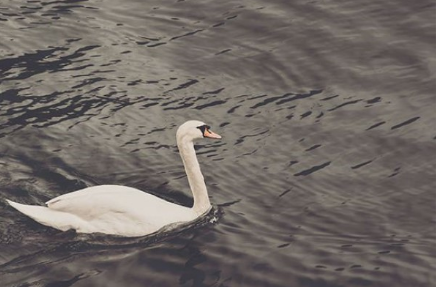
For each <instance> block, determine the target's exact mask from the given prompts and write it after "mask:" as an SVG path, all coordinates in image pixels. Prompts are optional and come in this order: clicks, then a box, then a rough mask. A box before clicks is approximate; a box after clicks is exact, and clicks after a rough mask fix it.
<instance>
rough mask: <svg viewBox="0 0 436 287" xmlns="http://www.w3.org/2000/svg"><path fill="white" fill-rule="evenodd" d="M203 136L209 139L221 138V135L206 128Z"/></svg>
mask: <svg viewBox="0 0 436 287" xmlns="http://www.w3.org/2000/svg"><path fill="white" fill-rule="evenodd" d="M204 137H205V138H210V139H220V138H221V136H220V135H219V134H216V133H214V132H213V131H211V130H208V129H207V130H205V131H204Z"/></svg>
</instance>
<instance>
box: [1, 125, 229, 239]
mask: <svg viewBox="0 0 436 287" xmlns="http://www.w3.org/2000/svg"><path fill="white" fill-rule="evenodd" d="M203 137H205V138H213V139H220V138H221V136H220V135H218V134H216V133H214V132H212V131H211V130H210V127H209V126H208V125H206V124H205V123H203V122H200V121H187V122H185V123H184V124H182V125H181V126H180V127H179V128H178V130H177V134H176V138H177V146H178V148H179V152H180V155H181V157H182V160H183V165H184V166H185V171H186V174H187V177H188V182H189V186H190V187H191V190H192V194H193V197H194V205H193V206H192V208H188V207H184V206H181V205H177V204H174V203H171V202H168V201H165V200H163V199H160V198H158V197H156V196H154V195H151V194H148V193H145V192H143V191H140V190H138V189H135V188H131V187H126V186H120V185H100V186H93V187H87V188H84V189H81V190H78V191H75V192H72V193H68V194H64V195H61V196H58V197H56V198H54V199H52V200H49V201H48V202H46V204H47V207H45V206H34V205H25V204H20V203H16V202H13V201H10V200H7V202H8V203H9V204H10V205H11V206H12V207H14V208H15V209H17V210H18V211H20V212H22V213H24V214H25V215H27V216H29V217H31V218H32V219H34V220H35V221H37V222H39V223H41V224H43V225H47V226H51V227H54V228H56V229H59V230H63V231H65V230H68V229H75V230H76V231H77V232H80V233H94V232H100V233H105V234H114V235H119V236H126V237H135V236H143V235H147V234H151V233H153V232H156V231H158V230H159V229H161V228H162V227H165V226H167V225H169V224H174V223H182V222H189V221H192V220H195V219H196V218H198V217H200V216H201V215H203V214H205V213H206V212H208V211H209V210H210V209H211V205H210V202H209V197H208V194H207V189H206V184H205V183H204V178H203V175H202V173H201V170H200V165H199V164H198V161H197V156H196V154H195V150H194V140H195V139H199V138H203Z"/></svg>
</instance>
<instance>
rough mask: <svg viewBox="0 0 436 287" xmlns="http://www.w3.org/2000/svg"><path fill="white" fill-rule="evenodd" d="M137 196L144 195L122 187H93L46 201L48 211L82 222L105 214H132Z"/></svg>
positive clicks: (135, 190) (136, 203)
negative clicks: (75, 217) (58, 212)
mask: <svg viewBox="0 0 436 287" xmlns="http://www.w3.org/2000/svg"><path fill="white" fill-rule="evenodd" d="M138 195H142V196H141V199H142V197H143V196H144V195H146V193H143V192H141V191H139V190H137V189H133V188H129V187H122V186H95V187H88V188H85V189H82V190H78V191H75V192H72V193H67V194H64V195H61V196H58V197H56V198H54V199H52V200H49V201H47V203H46V204H47V206H48V207H49V208H50V209H53V210H57V211H62V212H66V213H71V214H74V215H77V216H79V217H80V218H82V219H84V220H89V221H90V220H93V219H95V218H99V217H102V216H105V214H107V213H116V214H122V213H129V214H132V212H134V210H135V209H136V208H135V207H136V206H137V205H138V204H139V202H137V201H138V200H136V199H137V197H138Z"/></svg>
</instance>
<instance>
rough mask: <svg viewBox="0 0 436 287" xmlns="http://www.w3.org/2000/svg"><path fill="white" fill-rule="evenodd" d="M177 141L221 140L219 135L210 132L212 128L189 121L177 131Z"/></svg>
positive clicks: (198, 122) (201, 123)
mask: <svg viewBox="0 0 436 287" xmlns="http://www.w3.org/2000/svg"><path fill="white" fill-rule="evenodd" d="M176 137H177V140H178V141H181V140H188V141H194V140H195V139H201V138H210V139H220V138H221V136H220V135H219V134H216V133H214V132H213V131H211V130H210V126H208V125H207V124H205V123H203V122H201V121H187V122H185V123H184V124H182V125H181V126H180V127H179V128H178V129H177V134H176Z"/></svg>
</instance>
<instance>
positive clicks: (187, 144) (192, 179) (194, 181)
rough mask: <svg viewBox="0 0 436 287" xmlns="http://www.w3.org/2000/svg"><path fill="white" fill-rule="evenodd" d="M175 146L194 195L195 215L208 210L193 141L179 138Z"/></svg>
mask: <svg viewBox="0 0 436 287" xmlns="http://www.w3.org/2000/svg"><path fill="white" fill-rule="evenodd" d="M177 146H178V147H179V152H180V156H181V157H182V160H183V165H184V166H185V171H186V175H187V176H188V182H189V186H190V187H191V191H192V194H193V196H194V206H193V207H192V209H193V210H194V212H195V213H196V214H197V215H201V214H203V213H205V212H206V211H208V210H209V209H210V207H211V205H210V201H209V196H208V194H207V188H206V184H205V183H204V177H203V174H202V173H201V170H200V165H199V163H198V160H197V155H196V154H195V149H194V143H193V142H192V141H191V140H186V139H181V140H180V141H179V140H178V141H177Z"/></svg>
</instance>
